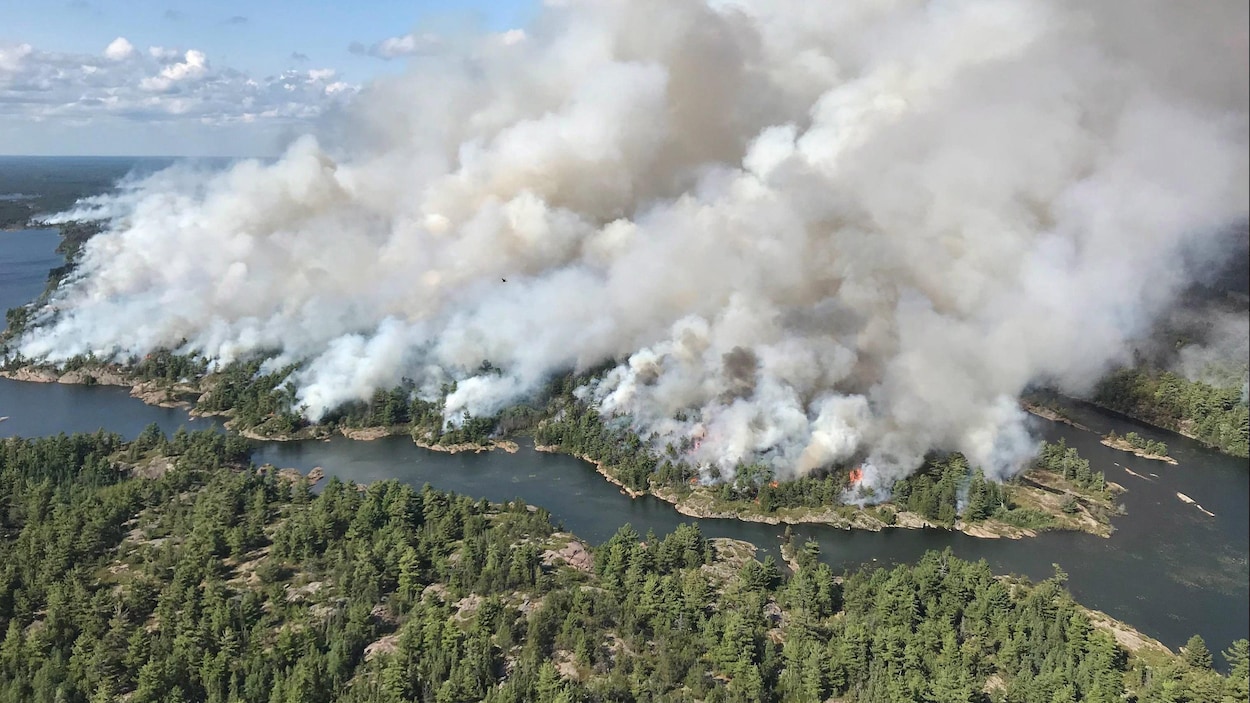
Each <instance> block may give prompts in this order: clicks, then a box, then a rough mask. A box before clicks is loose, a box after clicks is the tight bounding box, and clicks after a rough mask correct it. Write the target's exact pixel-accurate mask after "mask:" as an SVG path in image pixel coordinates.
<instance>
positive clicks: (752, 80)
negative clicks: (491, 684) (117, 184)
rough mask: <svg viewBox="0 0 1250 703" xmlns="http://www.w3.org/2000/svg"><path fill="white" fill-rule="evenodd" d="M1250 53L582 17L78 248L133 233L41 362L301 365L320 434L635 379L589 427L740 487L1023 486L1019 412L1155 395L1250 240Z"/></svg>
mask: <svg viewBox="0 0 1250 703" xmlns="http://www.w3.org/2000/svg"><path fill="white" fill-rule="evenodd" d="M1245 17H1246V7H1245V3H1244V2H1241V3H1238V2H1232V1H1230V2H1216V1H1214V0H1211V1H1208V2H1203V3H1198V4H1193V3H1172V2H1166V1H1160V2H1141V1H1134V2H1098V3H1084V2H1077V1H1075V0H1073V1H1072V2H1054V1H1053V0H1002V1H1000V2H990V3H987V2H981V1H979V0H965V1H961V0H947V1H931V2H922V1H920V0H893V1H889V2H836V3H813V2H808V1H807V0H767V1H764V0H760V1H758V2H757V1H755V0H735V1H733V2H717V3H715V4H714V5H711V6H709V5H708V4H705V3H702V2H698V1H696V0H632V1H630V2H625V1H623V0H622V1H613V0H587V1H581V2H561V3H552V4H551V6H550V7H547V8H546V9H545V10H544V13H543V14H542V16H541V17H540V18H539V19H538V20H537V21H536V22H535V24H534V25H533V26H531V27H527V28H526V29H525V32H524V34H523V35H520V34H512V35H509V36H512V37H513V38H514V39H515V40H507V39H506V38H505V37H502V36H501V35H492V36H486V37H482V38H480V39H478V40H475V41H471V42H467V43H461V45H459V46H457V47H455V48H452V47H451V44H453V43H454V42H448V46H447V47H444V48H441V49H440V51H439V52H437V53H435V54H433V55H421V56H419V57H418V58H416V59H414V63H413V66H412V69H411V71H410V72H409V73H408V74H407V75H405V76H402V77H397V78H387V79H383V80H381V81H379V82H378V83H376V84H374V85H373V86H371V87H370V88H368V89H366V90H365V91H364V92H363V93H362V94H361V95H360V96H359V98H358V100H357V102H356V104H355V106H354V108H353V109H352V110H351V111H349V114H348V115H347V116H346V117H344V118H343V121H341V122H340V123H337V124H336V125H334V127H333V128H332V129H331V130H329V131H328V132H327V135H328V136H323V138H322V139H321V140H320V141H318V140H317V139H314V138H311V137H309V138H304V139H301V140H299V141H297V142H295V143H294V144H293V145H292V146H291V147H290V149H289V151H288V152H287V153H286V155H285V156H283V158H281V159H280V160H278V161H277V162H276V163H272V164H261V163H257V162H244V163H240V164H238V165H236V166H234V167H233V168H231V169H230V170H229V171H227V172H224V173H218V174H204V173H197V172H195V171H193V170H191V169H189V168H175V169H172V170H170V171H167V172H164V173H160V174H157V175H155V176H153V177H151V178H149V179H147V180H144V181H142V182H139V183H136V184H133V185H132V186H130V187H128V188H126V189H125V190H124V191H123V192H121V193H120V194H118V195H115V196H110V197H106V198H102V199H97V200H94V201H91V202H88V203H85V204H84V205H83V206H82V207H81V208H80V209H79V210H78V211H75V212H73V213H69V214H67V215H66V216H65V217H67V218H81V217H88V216H90V217H98V218H108V219H109V230H108V232H107V233H105V234H103V235H101V236H99V237H97V238H95V239H94V240H92V241H91V242H90V243H89V245H88V246H87V247H86V250H85V252H84V254H83V259H82V263H81V266H80V268H79V275H78V277H77V278H76V279H75V280H73V281H72V282H70V283H69V284H68V285H66V286H65V287H64V289H63V290H62V291H61V292H60V293H59V294H58V295H57V296H56V297H55V300H54V301H53V303H52V304H51V309H52V310H54V311H55V316H54V317H52V316H51V313H49V315H50V321H49V322H48V324H46V325H45V326H44V327H43V328H42V329H39V330H37V331H36V332H34V333H32V334H31V335H30V336H29V337H27V338H26V339H25V340H23V343H22V345H21V351H22V353H23V354H25V355H27V356H30V357H44V358H47V359H51V360H58V359H65V358H67V357H69V356H71V355H74V354H77V353H81V352H86V351H93V352H95V353H97V354H104V355H109V354H131V353H142V352H145V351H147V350H150V349H153V348H155V347H158V346H161V345H178V344H180V342H181V340H183V339H186V340H187V341H186V343H185V349H188V350H196V351H199V352H202V353H204V354H207V355H208V356H210V357H212V358H214V359H218V360H223V361H227V360H231V359H236V358H240V357H243V356H247V355H250V354H256V353H259V352H273V351H277V352H280V354H281V358H280V360H279V361H280V362H283V363H285V362H289V361H302V362H304V365H303V366H302V369H301V370H300V371H299V372H298V373H297V376H296V378H295V379H294V380H295V382H296V384H297V386H298V388H299V393H298V397H299V400H300V402H302V403H303V404H305V405H306V406H307V412H308V414H309V415H310V416H311V417H313V418H316V417H318V416H320V415H321V414H323V413H324V412H326V411H327V410H328V409H330V408H332V407H334V406H335V405H337V404H340V403H342V402H344V401H349V400H354V399H360V398H365V397H367V395H368V394H369V392H370V391H371V390H372V389H373V388H376V387H379V386H383V387H384V386H390V385H393V384H395V383H397V382H398V381H399V380H400V379H401V378H402V377H404V376H408V377H411V378H415V379H418V380H419V383H420V384H421V386H422V387H423V388H425V389H426V391H427V392H433V390H434V389H436V388H438V386H439V385H440V384H441V383H443V382H445V381H447V380H449V379H458V380H459V381H460V383H459V385H458V389H457V391H456V393H455V395H454V396H453V397H452V398H451V399H449V402H448V415H449V416H452V417H454V416H457V415H458V414H459V413H460V412H462V411H464V410H468V411H470V412H472V413H474V414H481V413H490V412H493V411H494V410H497V409H499V408H501V407H503V406H505V405H506V404H508V403H510V402H512V401H514V400H516V399H518V398H520V397H523V396H524V395H525V394H526V393H528V392H531V391H533V390H534V389H535V388H537V387H538V386H539V384H541V383H542V382H543V381H544V380H545V379H546V378H548V377H549V376H550V374H552V373H553V372H555V371H558V370H562V369H567V368H589V367H591V366H595V365H597V364H600V363H603V362H604V361H605V360H612V359H615V360H618V361H619V362H620V363H619V366H617V367H616V368H615V369H613V370H611V371H610V372H609V373H607V374H606V376H604V377H603V378H601V379H600V380H599V381H597V382H596V383H594V384H593V386H592V387H588V388H585V389H583V391H582V392H583V394H584V397H586V398H589V399H592V400H593V401H595V402H597V403H598V404H599V407H600V408H601V409H602V411H603V412H604V413H607V414H613V415H616V416H619V417H620V418H622V420H621V421H628V422H631V423H633V426H634V427H635V428H637V429H638V430H639V431H640V432H641V433H643V435H644V436H646V437H648V438H650V439H651V440H653V441H654V442H656V444H657V446H663V445H664V444H666V443H669V442H673V443H682V442H683V440H685V445H688V446H690V447H691V450H690V453H689V455H688V458H689V459H690V460H691V461H692V462H696V463H698V464H700V465H704V466H706V467H707V468H708V470H709V471H710V470H711V469H712V468H713V467H715V468H716V469H717V470H719V471H720V473H721V475H723V476H724V475H730V474H731V473H732V471H733V470H734V467H735V466H736V465H737V463H738V462H739V461H762V462H765V463H768V464H769V465H771V466H773V467H774V468H775V469H776V470H777V471H778V473H779V474H780V475H782V476H786V475H793V474H794V473H796V472H804V471H810V470H813V469H815V468H818V467H822V466H828V465H832V464H836V463H839V462H849V461H855V462H861V461H862V462H864V465H865V467H866V468H865V469H864V482H865V483H866V484H867V485H870V486H874V487H883V488H888V486H889V485H890V484H891V483H892V481H893V480H894V479H895V478H897V477H898V476H901V475H904V474H905V473H906V472H908V471H911V470H913V469H914V468H915V467H917V466H918V465H919V464H920V462H921V459H922V457H923V456H924V454H925V453H926V452H927V451H929V450H934V449H940V450H962V451H964V452H966V453H967V454H968V455H969V457H970V459H971V460H972V462H973V463H975V464H979V465H981V466H982V467H984V468H985V469H986V470H987V471H988V472H990V473H992V474H995V475H1005V474H1008V473H1010V472H1012V471H1014V470H1016V469H1018V468H1019V466H1020V463H1021V461H1022V460H1023V459H1024V458H1025V457H1027V456H1028V455H1029V453H1030V452H1031V451H1033V448H1034V447H1033V442H1032V440H1031V439H1030V438H1029V436H1028V433H1027V432H1026V431H1025V429H1024V427H1025V425H1024V421H1023V417H1022V414H1021V412H1020V410H1019V409H1018V408H1017V406H1016V404H1015V402H1014V400H1015V398H1016V397H1017V395H1018V393H1019V392H1020V391H1021V390H1022V389H1023V388H1024V387H1026V385H1028V384H1030V383H1033V382H1047V383H1056V384H1059V385H1061V386H1062V387H1064V388H1066V389H1069V390H1080V389H1083V388H1086V387H1088V386H1089V384H1091V383H1092V382H1093V381H1094V380H1095V379H1097V378H1098V377H1099V376H1100V375H1101V374H1102V373H1103V372H1104V371H1106V370H1107V369H1108V368H1109V367H1110V366H1111V365H1112V364H1114V363H1117V362H1120V361H1123V360H1125V359H1126V358H1127V350H1128V349H1129V348H1130V346H1131V345H1130V342H1131V341H1132V340H1133V339H1134V338H1135V337H1137V336H1139V335H1141V334H1143V333H1144V332H1145V331H1146V330H1147V329H1148V328H1149V326H1150V324H1151V323H1152V321H1153V319H1154V317H1155V316H1156V315H1157V314H1159V313H1160V312H1161V311H1162V310H1163V309H1164V308H1165V306H1167V305H1168V304H1169V303H1170V301H1171V300H1172V299H1173V297H1174V296H1175V294H1176V292H1177V291H1178V290H1180V289H1181V288H1182V287H1183V286H1184V285H1185V283H1186V281H1185V280H1184V278H1185V275H1186V274H1184V272H1183V271H1181V270H1180V267H1177V266H1175V265H1174V262H1175V261H1176V260H1177V259H1178V257H1181V256H1184V255H1185V252H1187V251H1196V250H1203V249H1205V248H1207V247H1209V246H1212V242H1214V239H1213V238H1212V237H1213V235H1211V234H1209V233H1212V232H1215V231H1217V230H1218V229H1219V228H1220V227H1221V226H1223V225H1225V224H1226V223H1228V222H1229V221H1233V220H1238V219H1240V218H1244V217H1245V215H1246V209H1247V205H1246V203H1247V179H1248V177H1247V170H1248V169H1247V156H1246V153H1247V152H1246V147H1247V144H1246V131H1247V119H1246V118H1247V110H1246V83H1247V80H1246V79H1247V69H1246V59H1245V56H1246V47H1245V26H1246V19H1245ZM516 37H521V38H520V39H516ZM504 279H506V281H505V280H504ZM487 360H488V361H490V362H491V363H492V364H494V366H496V367H497V368H498V369H500V370H501V373H489V374H481V373H478V371H477V370H478V369H479V367H480V366H481V363H482V362H483V361H487Z"/></svg>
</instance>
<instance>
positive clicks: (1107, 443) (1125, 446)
mask: <svg viewBox="0 0 1250 703" xmlns="http://www.w3.org/2000/svg"><path fill="white" fill-rule="evenodd" d="M1100 444H1102V445H1103V446H1104V447H1111V448H1112V449H1118V450H1120V451H1122V452H1128V453H1129V454H1132V455H1134V456H1137V457H1140V458H1142V459H1150V460H1151V461H1162V462H1165V463H1168V464H1171V465H1172V466H1176V465H1177V462H1176V460H1175V459H1173V458H1172V457H1170V456H1167V455H1166V454H1151V453H1149V452H1144V451H1142V450H1140V449H1138V448H1137V447H1134V446H1133V445H1132V444H1129V441H1128V440H1127V439H1124V438H1123V437H1117V438H1115V439H1112V438H1110V437H1103V438H1102V441H1101V442H1100Z"/></svg>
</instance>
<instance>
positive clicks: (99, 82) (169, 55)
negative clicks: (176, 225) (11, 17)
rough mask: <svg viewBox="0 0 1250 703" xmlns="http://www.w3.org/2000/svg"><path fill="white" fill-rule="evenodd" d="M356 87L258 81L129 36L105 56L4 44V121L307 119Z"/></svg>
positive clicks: (0, 114)
mask: <svg viewBox="0 0 1250 703" xmlns="http://www.w3.org/2000/svg"><path fill="white" fill-rule="evenodd" d="M356 89H357V87H356V86H354V85H350V84H348V83H346V82H343V81H342V80H340V79H338V78H336V77H335V75H334V74H333V72H329V73H327V72H326V71H325V70H321V71H317V70H314V71H294V70H292V71H285V72H283V73H281V74H279V75H276V76H268V77H263V78H254V77H252V76H249V75H247V74H246V73H243V72H241V71H238V70H236V69H232V68H229V67H225V66H217V65H215V64H213V62H212V61H211V60H210V58H209V57H208V56H207V55H205V53H204V52H202V51H199V50H197V49H186V50H179V49H171V48H167V47H158V46H153V47H148V48H147V49H146V50H140V49H139V48H137V47H135V46H134V45H133V44H131V42H130V41H129V40H127V39H126V38H125V37H117V38H116V39H114V40H113V41H112V42H110V43H109V44H108V45H107V46H106V47H104V49H103V50H102V51H101V52H100V54H71V53H58V52H49V51H42V50H40V49H38V48H36V47H33V46H31V45H30V44H21V45H17V46H4V45H0V120H4V119H7V120H12V121H15V122H20V121H33V122H54V123H64V124H71V125H73V124H90V123H92V122H93V121H98V120H105V119H110V118H112V119H120V120H127V121H136V122H162V121H171V120H183V121H193V122H195V121H198V122H199V123H201V124H204V125H210V126H212V125H227V124H238V123H251V122H258V121H260V122H264V121H269V122H286V123H295V122H306V121H308V120H310V119H312V118H315V117H317V116H319V115H320V114H322V113H323V112H325V111H327V110H328V109H330V108H332V107H334V106H336V105H337V104H339V103H341V102H343V99H344V98H345V97H348V96H350V95H352V94H354V93H355V91H356Z"/></svg>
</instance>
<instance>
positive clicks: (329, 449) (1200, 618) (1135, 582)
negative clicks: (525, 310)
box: [0, 235, 1250, 651]
mask: <svg viewBox="0 0 1250 703" xmlns="http://www.w3.org/2000/svg"><path fill="white" fill-rule="evenodd" d="M0 236H3V235H0ZM50 244H51V246H55V237H52V238H51V240H50ZM11 252H12V250H11V249H9V248H8V247H7V246H6V242H5V240H3V239H0V271H4V270H6V268H5V267H7V266H9V265H10V264H9V262H10V260H11V259H10V258H9V257H10V256H11ZM5 280H7V279H5ZM19 288H21V286H20V285H17V284H14V285H13V287H12V289H11V290H0V299H5V298H3V296H5V295H8V296H10V297H12V296H16V295H18V294H22V295H26V298H27V299H28V298H29V297H31V296H33V295H34V294H37V293H38V292H39V290H41V289H42V282H38V285H37V286H35V287H34V290H33V292H30V287H29V286H27V287H26V288H22V289H21V290H19ZM1073 412H1074V414H1076V415H1077V416H1078V419H1079V420H1080V421H1081V422H1082V423H1084V424H1086V425H1088V426H1089V427H1090V428H1091V429H1093V430H1095V431H1096V432H1099V433H1105V432H1107V431H1109V430H1111V429H1114V430H1115V431H1117V432H1119V433H1121V434H1123V433H1125V432H1128V431H1130V430H1133V431H1137V432H1138V433H1139V434H1142V435H1144V436H1146V437H1149V438H1157V439H1161V440H1163V441H1166V442H1167V443H1168V446H1169V448H1170V451H1171V454H1172V456H1174V457H1175V458H1176V459H1177V460H1178V461H1179V465H1178V466H1171V465H1168V464H1164V463H1162V462H1154V461H1145V460H1139V459H1137V458H1136V457H1133V456H1132V455H1129V454H1125V453H1123V452H1118V451H1115V450H1113V449H1110V448H1107V447H1104V446H1102V445H1101V444H1099V442H1098V440H1099V435H1098V434H1093V433H1089V432H1083V431H1080V430H1077V429H1075V428H1073V427H1070V426H1067V425H1061V424H1056V423H1050V422H1046V421H1042V420H1038V421H1037V433H1038V435H1039V436H1043V437H1046V438H1048V439H1052V440H1053V439H1058V438H1059V437H1063V438H1065V439H1066V440H1067V441H1068V443H1069V444H1070V445H1073V446H1075V447H1077V448H1078V449H1079V451H1080V452H1081V454H1082V456H1084V457H1086V458H1088V459H1089V460H1090V463H1091V464H1092V465H1093V467H1094V468H1095V469H1096V470H1101V471H1104V472H1105V473H1106V475H1107V478H1108V479H1109V480H1112V481H1115V482H1117V483H1120V484H1121V485H1124V486H1125V487H1127V488H1128V489H1129V492H1128V493H1127V494H1125V495H1124V496H1122V498H1121V500H1122V502H1123V503H1124V504H1125V505H1126V506H1127V508H1128V511H1129V512H1128V515H1126V516H1124V517H1120V518H1117V519H1116V521H1115V526H1116V528H1117V531H1116V533H1115V534H1114V535H1113V536H1112V537H1111V538H1110V539H1103V538H1099V537H1093V536H1090V535H1084V534H1077V533H1049V534H1043V535H1041V536H1039V537H1037V538H1034V539H1027V540H983V539H977V538H973V537H968V536H966V535H963V534H960V533H953V532H947V531H942V530H903V529H892V530H886V531H884V532H879V533H877V532H865V531H847V530H839V529H833V528H829V527H823V526H800V527H797V528H796V530H795V531H796V533H797V534H799V535H800V536H801V537H810V538H814V539H816V540H817V541H818V542H819V543H820V546H821V549H822V558H824V559H825V560H826V561H828V562H829V563H831V564H832V565H834V566H835V567H837V568H839V569H842V568H852V567H855V566H858V565H861V564H869V563H874V562H875V563H878V564H890V563H898V562H906V561H912V560H914V559H916V558H918V557H919V556H920V555H921V554H923V553H924V552H925V551H926V550H930V549H944V548H946V547H950V548H951V549H952V550H953V551H954V552H955V553H956V554H957V555H959V556H960V557H963V558H965V559H974V560H975V559H985V560H986V561H987V562H988V563H989V564H990V566H991V567H992V568H993V569H994V570H995V571H997V572H1000V573H1008V572H1010V573H1016V574H1021V575H1025V576H1028V577H1030V578H1033V579H1041V578H1045V577H1047V576H1049V575H1050V574H1051V573H1053V567H1052V564H1056V563H1057V564H1059V565H1060V566H1061V567H1062V568H1063V569H1064V571H1066V572H1068V574H1069V579H1070V580H1069V588H1070V589H1071V590H1072V592H1073V594H1074V595H1075V596H1076V597H1077V599H1078V600H1080V601H1081V602H1082V603H1084V604H1085V605H1088V606H1090V607H1093V608H1097V609H1099V610H1103V611H1105V612H1107V613H1109V614H1111V615H1112V616H1114V617H1116V618H1119V619H1122V620H1125V621H1126V622H1129V623H1131V624H1133V625H1135V626H1136V627H1138V628H1139V629H1141V630H1142V631H1143V632H1145V633H1147V634H1149V635H1151V636H1153V637H1156V638H1158V639H1160V640H1162V641H1163V642H1164V643H1165V644H1167V645H1169V646H1171V647H1173V648H1175V647H1177V646H1179V645H1181V644H1183V643H1184V642H1185V640H1186V639H1188V638H1189V637H1190V635H1192V634H1194V633H1198V634H1201V635H1202V636H1203V637H1204V638H1205V639H1206V641H1207V643H1208V645H1209V646H1210V647H1211V648H1212V649H1213V650H1217V651H1218V650H1220V649H1223V648H1225V647H1227V646H1228V644H1229V643H1230V642H1231V641H1232V640H1234V639H1237V638H1241V637H1246V636H1247V634H1248V632H1250V626H1248V624H1247V623H1248V620H1250V606H1248V604H1247V602H1248V600H1250V586H1248V584H1250V565H1248V555H1250V510H1248V507H1247V501H1248V499H1250V471H1248V468H1247V462H1246V461H1245V460H1243V459H1235V458H1232V457H1228V456H1224V455H1221V454H1219V453H1216V452H1212V451H1209V450H1206V449H1203V448H1202V447H1201V446H1199V445H1197V444H1196V443H1194V442H1190V441H1188V440H1185V439H1184V438H1181V437H1176V436H1174V435H1170V434H1167V433H1162V432H1159V431H1156V430H1153V429H1151V428H1149V427H1145V426H1140V425H1137V424H1135V423H1132V422H1128V421H1124V420H1122V419H1118V418H1114V417H1111V416H1108V415H1105V414H1103V413H1100V412H1098V411H1096V410H1093V409H1090V408H1084V407H1079V408H1074V409H1073ZM2 416H10V419H8V420H6V421H3V422H0V436H14V435H21V436H36V435H47V434H55V433H57V432H75V431H95V430H96V429H99V428H101V427H103V428H105V429H108V430H111V431H115V432H119V433H121V434H124V435H126V436H129V437H133V436H135V435H137V434H138V433H139V431H140V430H141V429H142V428H143V427H144V426H146V425H147V424H149V423H151V422H156V423H158V424H159V425H161V427H163V428H164V429H165V430H166V431H167V432H172V431H174V430H175V429H177V427H178V426H180V425H185V426H187V427H191V428H199V427H211V426H213V423H211V422H209V421H205V420H191V419H190V418H188V416H187V415H186V414H185V413H183V412H181V411H178V410H169V409H164V408H156V407H151V406H147V405H144V404H142V403H141V402H139V401H138V400H135V399H134V398H131V397H130V396H129V395H128V393H127V391H126V390H124V389H120V388H107V387H85V386H65V385H60V384H27V383H17V382H13V381H8V380H4V379H0V417H2ZM254 459H255V461H256V462H257V463H262V462H270V463H273V464H275V465H278V466H293V467H296V468H299V469H302V470H308V469H311V468H312V467H314V466H321V467H323V468H324V469H325V470H326V471H327V472H328V473H329V475H331V476H338V477H340V478H342V479H344V480H353V481H357V482H371V481H377V480H381V479H388V478H395V479H398V480H401V481H405V482H408V483H411V484H413V485H417V486H419V485H421V484H424V483H427V482H428V483H430V484H432V485H434V486H435V487H437V488H442V489H447V490H454V491H457V492H461V493H465V494H467V495H471V496H474V497H485V498H488V499H491V500H510V499H513V498H518V497H519V498H521V499H523V500H525V501H526V502H527V503H532V504H535V505H541V506H543V507H544V508H546V509H547V510H549V511H550V512H551V513H552V515H553V518H554V520H555V521H557V522H559V523H562V524H563V525H564V527H565V528H566V529H569V530H571V531H573V532H575V533H577V534H578V535H580V536H582V537H583V538H585V539H587V540H589V541H591V542H595V543H597V542H600V541H603V540H605V539H607V538H608V537H610V536H611V535H612V533H613V532H615V531H616V530H617V528H619V527H620V526H621V525H623V524H625V523H627V522H628V523H631V524H633V526H634V527H635V528H636V529H637V530H638V531H639V532H642V533H645V532H646V531H647V530H648V529H653V530H655V531H656V532H657V533H661V534H662V533H664V532H667V531H669V530H672V529H673V528H674V527H675V526H676V525H678V524H680V523H682V522H698V523H699V526H700V528H701V529H702V531H703V533H704V534H705V535H707V536H709V537H733V538H737V539H744V540H749V541H751V542H754V543H755V544H758V545H760V546H761V547H764V548H766V549H770V550H775V549H776V547H777V546H778V544H779V538H780V535H781V532H782V529H783V528H782V527H780V526H772V525H765V524H759V523H745V522H738V521H734V520H698V521H694V520H691V519H690V518H686V517H684V516H682V515H680V514H678V513H677V512H676V511H674V510H673V509H672V508H671V507H670V506H668V505H667V504H665V503H663V502H660V501H658V500H655V499H652V498H643V499H639V500H630V499H629V498H628V497H626V496H625V495H622V494H621V493H620V492H619V491H618V490H617V489H616V488H615V487H614V486H612V485H611V484H609V483H607V482H606V481H604V480H603V479H602V478H601V477H600V476H599V475H598V474H597V473H595V471H594V469H593V467H591V466H590V465H588V464H586V463H585V462H582V461H579V460H577V459H573V458H571V457H567V456H561V455H551V454H541V453H537V452H534V451H533V450H532V448H530V447H528V446H523V447H522V450H521V451H520V452H518V453H517V454H506V453H502V452H494V453H482V454H456V455H448V454H443V453H439V452H431V451H427V450H423V449H421V448H419V447H417V446H415V445H414V444H412V442H411V441H409V440H407V439H405V438H387V439H382V440H377V441H373V442H357V441H351V440H346V439H343V438H335V439H333V440H331V441H309V442H290V443H280V442H262V443H258V444H257V448H256V452H255V456H254ZM1125 465H1127V466H1129V467H1131V468H1132V469H1133V470H1134V471H1135V472H1137V473H1139V474H1142V475H1144V476H1147V477H1148V478H1150V480H1144V479H1139V478H1135V477H1133V476H1131V475H1129V474H1128V473H1126V472H1125V470H1124V468H1123V467H1124V466H1125ZM1152 473H1153V474H1155V475H1156V476H1155V477H1151V476H1150V474H1152ZM1178 491H1179V492H1182V493H1185V494H1187V495H1189V496H1191V497H1192V498H1193V499H1194V500H1196V501H1197V502H1198V503H1201V504H1202V505H1203V507H1205V508H1207V509H1208V510H1210V511H1211V512H1213V513H1215V517H1214V518H1211V517H1208V516H1206V515H1204V514H1202V513H1201V512H1199V511H1198V510H1197V508H1195V507H1193V506H1191V505H1186V504H1184V503H1182V502H1181V501H1180V500H1179V499H1177V497H1176V493H1177V492H1178Z"/></svg>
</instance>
